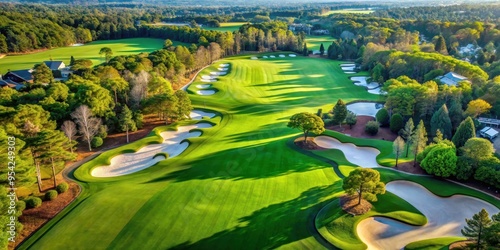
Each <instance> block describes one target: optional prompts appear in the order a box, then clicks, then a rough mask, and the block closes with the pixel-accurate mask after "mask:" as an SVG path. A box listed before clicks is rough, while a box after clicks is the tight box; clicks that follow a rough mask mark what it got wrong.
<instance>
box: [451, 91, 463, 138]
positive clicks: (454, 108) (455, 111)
mask: <svg viewBox="0 0 500 250" xmlns="http://www.w3.org/2000/svg"><path fill="white" fill-rule="evenodd" d="M449 115H450V120H451V126H452V128H453V131H455V130H456V129H457V128H458V125H460V123H461V122H462V120H463V116H464V111H463V110H462V104H460V102H459V101H458V100H457V99H456V98H453V99H452V100H451V104H450V109H449Z"/></svg>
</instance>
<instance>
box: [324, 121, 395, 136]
mask: <svg viewBox="0 0 500 250" xmlns="http://www.w3.org/2000/svg"><path fill="white" fill-rule="evenodd" d="M374 120H375V118H373V117H371V116H365V115H358V116H357V122H356V124H355V125H354V126H352V128H349V125H342V127H339V125H334V126H327V127H326V129H329V130H334V131H337V132H340V133H343V134H346V135H350V136H352V137H357V138H369V139H379V140H386V141H394V140H395V139H396V137H398V135H397V134H395V133H392V131H391V130H390V129H389V127H380V128H379V130H378V133H377V134H376V135H369V134H367V133H366V132H365V126H366V123H367V122H369V121H374Z"/></svg>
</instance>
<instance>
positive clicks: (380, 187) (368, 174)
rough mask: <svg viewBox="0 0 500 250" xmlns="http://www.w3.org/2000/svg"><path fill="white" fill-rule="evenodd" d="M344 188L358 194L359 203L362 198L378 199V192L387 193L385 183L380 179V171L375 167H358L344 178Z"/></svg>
mask: <svg viewBox="0 0 500 250" xmlns="http://www.w3.org/2000/svg"><path fill="white" fill-rule="evenodd" d="M342 188H343V189H344V190H345V191H346V192H347V193H348V194H351V195H353V194H357V195H358V204H360V203H361V199H362V198H363V199H366V200H368V201H377V194H384V193H385V184H384V183H383V182H381V181H380V173H379V172H378V171H376V170H374V169H369V168H357V169H355V170H354V171H352V172H351V173H349V176H347V177H346V178H344V181H343V184H342Z"/></svg>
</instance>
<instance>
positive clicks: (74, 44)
mask: <svg viewBox="0 0 500 250" xmlns="http://www.w3.org/2000/svg"><path fill="white" fill-rule="evenodd" d="M83 45H84V44H83V43H73V44H71V46H72V47H78V46H83Z"/></svg>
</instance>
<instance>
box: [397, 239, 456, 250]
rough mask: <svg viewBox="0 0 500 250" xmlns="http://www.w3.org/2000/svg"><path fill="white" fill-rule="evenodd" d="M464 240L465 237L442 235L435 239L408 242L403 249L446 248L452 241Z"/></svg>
mask: <svg viewBox="0 0 500 250" xmlns="http://www.w3.org/2000/svg"><path fill="white" fill-rule="evenodd" d="M461 240H465V237H443V238H437V239H429V240H421V241H417V242H413V243H410V244H408V245H407V246H406V247H405V250H434V249H439V250H448V246H449V245H451V244H452V243H453V242H456V241H461Z"/></svg>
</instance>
